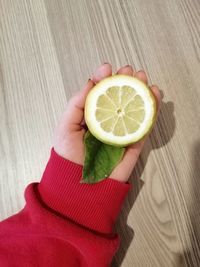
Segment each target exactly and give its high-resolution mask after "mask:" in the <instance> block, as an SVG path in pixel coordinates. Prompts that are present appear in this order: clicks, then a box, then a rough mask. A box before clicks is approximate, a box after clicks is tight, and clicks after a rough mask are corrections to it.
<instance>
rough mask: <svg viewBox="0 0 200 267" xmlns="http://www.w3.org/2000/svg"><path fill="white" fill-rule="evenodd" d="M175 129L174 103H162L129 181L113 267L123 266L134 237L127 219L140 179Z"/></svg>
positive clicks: (117, 224)
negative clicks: (157, 150) (150, 156)
mask: <svg viewBox="0 0 200 267" xmlns="http://www.w3.org/2000/svg"><path fill="white" fill-rule="evenodd" d="M175 127H176V124H175V117H174V104H173V103H172V102H167V103H164V102H162V103H161V110H160V114H159V117H158V121H157V123H156V125H155V127H154V129H153V130H152V133H151V134H150V137H149V138H148V140H147V142H146V144H145V147H144V149H143V151H142V154H141V156H140V159H139V160H138V162H137V165H136V167H135V169H134V171H133V173H132V175H131V177H130V180H129V181H130V183H131V184H133V190H131V191H130V192H129V194H128V197H127V198H126V201H125V203H124V205H123V209H122V211H121V214H120V216H119V218H118V220H117V223H116V231H117V232H118V234H119V236H120V240H121V243H120V247H119V250H118V252H117V253H116V255H115V257H114V258H113V261H112V264H111V266H112V267H119V266H120V265H121V263H122V261H123V259H124V257H125V255H126V252H127V250H128V248H129V246H130V243H131V241H132V239H133V237H134V231H133V229H132V228H131V227H129V226H128V225H127V218H128V214H129V212H130V210H131V209H132V206H133V204H134V202H135V201H136V198H137V196H138V194H139V192H140V190H141V188H142V186H143V184H144V182H143V181H142V180H141V179H140V178H139V177H141V176H142V173H143V171H144V168H145V166H146V163H147V159H148V157H149V154H150V152H151V151H152V150H154V149H158V148H160V147H163V146H165V145H166V144H167V143H168V142H169V141H170V139H171V138H172V136H173V134H174V131H175ZM135 177H137V178H135ZM125 223H126V224H125Z"/></svg>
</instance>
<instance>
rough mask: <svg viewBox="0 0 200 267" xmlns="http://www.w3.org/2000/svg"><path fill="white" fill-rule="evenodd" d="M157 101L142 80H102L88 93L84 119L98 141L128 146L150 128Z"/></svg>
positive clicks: (124, 78)
mask: <svg viewBox="0 0 200 267" xmlns="http://www.w3.org/2000/svg"><path fill="white" fill-rule="evenodd" d="M154 117H155V99H154V97H153V95H152V93H151V91H150V89H149V88H148V87H147V86H146V85H145V84H144V83H142V82H141V81H139V80H138V79H136V78H134V77H130V76H126V75H114V76H111V77H109V78H106V79H104V80H102V81H101V82H100V83H98V84H97V85H96V86H95V87H94V88H93V89H92V90H91V91H90V93H89V94H88V96H87V99H86V104H85V120H86V123H87V125H88V128H89V130H90V131H91V133H92V134H93V135H94V136H95V137H96V138H97V139H99V140H101V141H103V142H105V143H108V144H112V145H117V146H126V145H128V144H131V143H134V142H137V141H138V140H140V139H141V138H142V137H143V136H144V135H145V134H146V133H147V132H148V131H149V129H150V128H151V125H152V124H153V121H154Z"/></svg>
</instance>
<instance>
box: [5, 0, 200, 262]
mask: <svg viewBox="0 0 200 267" xmlns="http://www.w3.org/2000/svg"><path fill="white" fill-rule="evenodd" d="M199 11H200V2H199V0H191V1H187V0H176V1H175V0H168V1H163V0H121V1H120V0H98V1H97V0H95V1H92V0H76V1H75V0H74V1H73V0H70V1H69V0H34V1H31V0H0V219H4V218H6V217H8V216H10V215H12V214H13V213H15V212H17V211H19V210H20V209H21V208H22V207H23V205H24V197H23V192H24V189H25V187H26V185H27V184H28V183H30V182H32V181H39V180H40V177H41V175H42V171H43V169H44V166H45V164H46V162H47V159H48V156H49V151H50V148H51V144H52V143H51V138H52V134H53V129H54V127H55V125H56V122H57V120H58V118H59V117H60V115H61V113H62V111H63V109H64V106H65V105H66V102H67V100H68V99H69V98H70V96H71V95H72V94H73V93H74V92H75V91H77V90H79V89H80V88H81V86H83V85H84V84H85V82H86V81H87V79H88V77H90V75H91V74H92V72H93V71H94V70H95V68H96V67H97V66H98V65H100V64H101V63H103V62H110V63H112V65H113V71H116V69H117V68H118V67H120V66H121V65H126V64H132V65H133V66H134V67H135V69H137V70H139V69H141V68H143V69H145V70H146V71H147V73H148V76H149V81H150V84H151V83H156V84H158V85H159V87H160V88H161V89H162V91H163V94H164V99H163V103H162V108H161V114H160V116H159V121H158V123H157V125H156V127H155V129H154V131H153V133H152V134H151V137H150V138H149V140H148V142H147V144H146V146H145V149H144V151H143V153H142V155H141V158H140V160H139V162H138V164H137V167H136V169H135V171H134V173H133V175H132V177H131V179H130V181H131V183H133V185H134V189H133V191H132V192H130V194H129V196H128V198H127V200H126V202H125V204H124V208H123V211H122V213H121V216H120V218H119V220H118V223H117V230H118V232H119V233H120V236H121V240H122V242H121V247H120V249H119V252H118V253H117V255H116V257H115V258H114V260H113V264H112V266H117V267H119V266H122V267H132V266H134V267H151V266H152V267H161V266H162V267H172V266H177V267H179V266H181V267H182V266H189V267H190V266H194V267H198V266H200V246H199V244H200V177H199V176H200V175H199V174H200V163H199V158H200V140H199V132H200V126H199V125H200V79H199V75H200V12H199Z"/></svg>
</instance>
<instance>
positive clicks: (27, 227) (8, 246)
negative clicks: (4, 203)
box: [0, 149, 130, 267]
mask: <svg viewBox="0 0 200 267" xmlns="http://www.w3.org/2000/svg"><path fill="white" fill-rule="evenodd" d="M81 174H82V166H81V165H78V164H75V163H73V162H71V161H69V160H66V159H64V158H62V157H60V156H59V155H58V154H56V152H55V151H54V150H53V149H52V152H51V157H50V160H49V162H48V164H47V166H46V169H45V171H44V174H43V177H42V179H41V182H40V183H32V184H30V185H29V186H28V187H27V188H26V191H25V199H26V205H25V207H24V208H23V209H22V210H21V211H20V212H19V213H17V214H16V215H14V216H12V217H10V218H8V219H6V220H4V221H3V222H1V223H0V266H2V267H8V266H9V267H17V266H19V267H43V266H44V267H64V266H65V267H72V266H73V267H78V266H81V267H86V266H87V267H105V266H110V263H111V261H112V257H113V255H114V254H115V253H116V251H117V249H118V247H119V238H118V236H117V235H116V234H115V233H114V232H113V226H114V223H115V221H116V218H117V216H118V214H119V212H120V208H121V206H122V203H123V201H124V198H125V196H126V195H127V192H128V190H129V189H130V185H129V184H128V183H121V182H118V181H115V180H113V179H111V178H108V179H106V180H104V181H102V182H100V183H97V184H93V185H89V184H81V183H80V179H81Z"/></svg>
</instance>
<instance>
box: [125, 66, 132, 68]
mask: <svg viewBox="0 0 200 267" xmlns="http://www.w3.org/2000/svg"><path fill="white" fill-rule="evenodd" d="M124 68H132V66H131V65H125V66H124Z"/></svg>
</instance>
